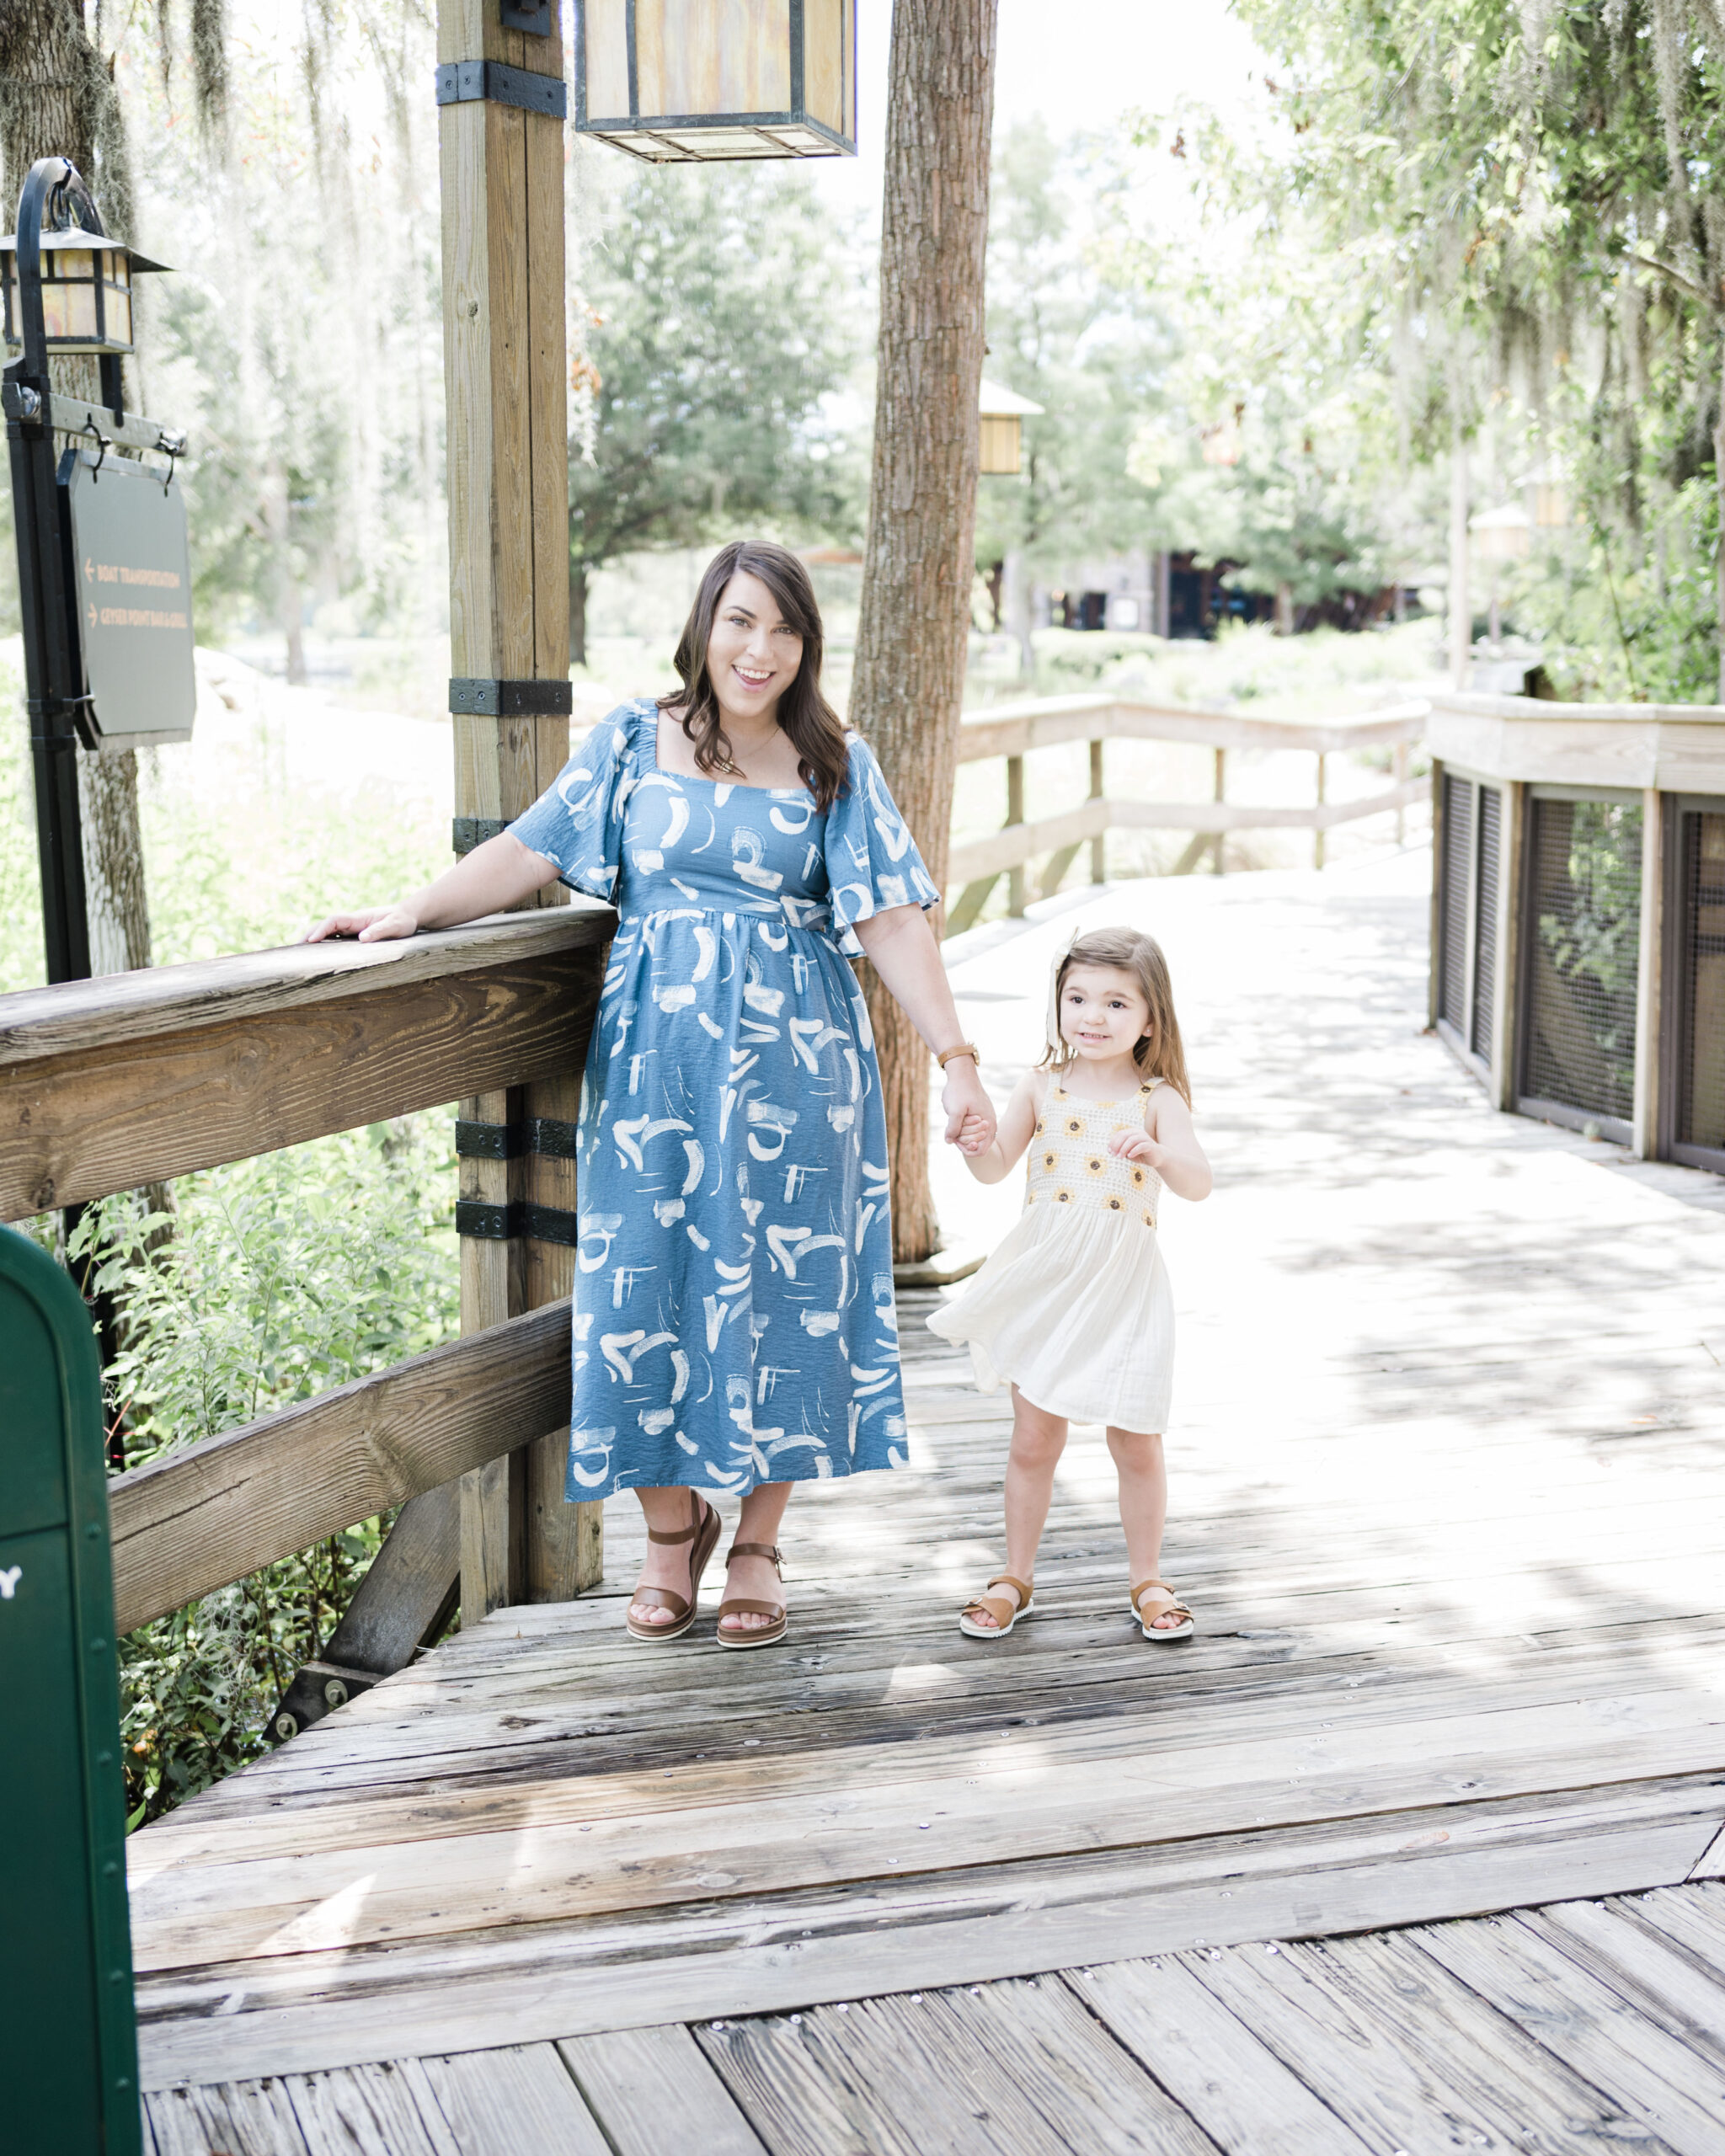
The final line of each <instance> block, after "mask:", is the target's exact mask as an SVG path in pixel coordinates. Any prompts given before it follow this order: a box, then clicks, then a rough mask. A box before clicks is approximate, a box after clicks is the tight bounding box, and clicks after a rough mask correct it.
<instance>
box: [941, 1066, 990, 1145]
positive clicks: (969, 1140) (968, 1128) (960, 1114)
mask: <svg viewBox="0 0 1725 2156" xmlns="http://www.w3.org/2000/svg"><path fill="white" fill-rule="evenodd" d="M940 1104H941V1106H942V1107H943V1108H944V1109H945V1110H946V1116H947V1132H946V1137H947V1143H948V1145H956V1146H957V1147H958V1149H959V1151H960V1152H961V1153H965V1154H969V1155H973V1156H974V1155H976V1154H978V1153H985V1152H986V1151H987V1150H988V1149H989V1147H990V1146H991V1145H993V1143H994V1134H995V1113H994V1103H993V1102H992V1101H991V1100H990V1098H989V1097H988V1095H987V1092H986V1091H985V1090H984V1087H983V1083H982V1081H981V1079H980V1077H979V1076H978V1075H977V1074H976V1065H975V1064H974V1063H973V1062H972V1061H971V1060H970V1059H969V1056H968V1055H963V1056H954V1057H953V1059H952V1061H951V1062H950V1063H949V1064H948V1065H947V1082H946V1084H945V1086H943V1088H942V1089H941V1097H940Z"/></svg>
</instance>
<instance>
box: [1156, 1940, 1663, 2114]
mask: <svg viewBox="0 0 1725 2156" xmlns="http://www.w3.org/2000/svg"><path fill="white" fill-rule="evenodd" d="M1183 1960H1184V1961H1185V1963H1186V1965H1187V1967H1189V1968H1190V1970H1191V1971H1192V1972H1193V1974H1194V1976H1196V1977H1198V1979H1199V1982H1200V1983H1202V1984H1203V1985H1204V1988H1206V1989H1207V1990H1209V1991H1211V1992H1214V1993H1215V1995H1216V1997H1217V1998H1218V1999H1220V2000H1221V2001H1222V2003H1223V2004H1224V2005H1226V2007H1228V2008H1229V2009H1230V2010H1231V2012H1232V2013H1233V2015H1235V2017H1236V2020H1239V2021H1240V2022H1241V2023H1242V2025H1244V2026H1245V2027H1247V2028H1248V2029H1250V2030H1251V2031H1252V2034H1253V2035H1254V2036H1256V2037H1257V2038H1258V2040H1259V2041H1260V2042H1262V2043H1263V2044H1265V2045H1267V2046H1268V2047H1269V2049H1270V2050H1272V2051H1274V2052H1275V2054H1276V2056H1277V2057H1279V2059H1280V2060H1281V2061H1282V2063H1283V2064H1284V2066H1286V2067H1287V2068H1289V2070H1290V2072H1291V2073H1295V2074H1296V2075H1297V2076H1298V2077H1299V2079H1300V2080H1301V2081H1303V2082H1304V2083H1305V2084H1306V2086H1307V2087H1308V2088H1309V2089H1311V2091H1312V2093H1313V2094H1314V2095H1316V2096H1317V2097H1319V2098H1320V2099H1321V2100H1322V2101H1323V2102H1325V2103H1327V2105H1329V2106H1330V2108H1331V2109H1332V2111H1334V2112H1335V2113H1336V2115H1337V2116H1338V2117H1339V2118H1343V2119H1346V2120H1347V2121H1348V2124H1349V2125H1350V2126H1351V2127H1353V2128H1354V2131H1355V2132H1358V2133H1359V2134H1360V2135H1362V2136H1363V2137H1364V2138H1365V2141H1366V2143H1367V2144H1368V2145H1369V2146H1370V2147H1371V2148H1420V2147H1422V2146H1424V2145H1427V2144H1428V2143H1429V2136H1430V2135H1431V2133H1432V2132H1433V2129H1434V2126H1437V2127H1438V2130H1439V2131H1440V2132H1448V2133H1450V2135H1452V2136H1453V2135H1455V2134H1456V2133H1458V2132H1460V2133H1461V2134H1463V2135H1466V2134H1467V2133H1470V2132H1471V2133H1482V2134H1484V2135H1486V2136H1487V2137H1492V2138H1493V2141H1494V2142H1495V2141H1497V2140H1501V2143H1502V2144H1503V2146H1505V2147H1507V2148H1514V2149H1515V2150H1516V2151H1517V2152H1518V2156H1596V2152H1597V2151H1598V2149H1599V2146H1600V2144H1601V2143H1602V2142H1603V2143H1610V2142H1612V2141H1616V2140H1619V2139H1624V2138H1633V2139H1634V2141H1635V2144H1636V2146H1637V2148H1648V2149H1649V2152H1650V2156H1651V2151H1652V2149H1653V2148H1658V2147H1660V2146H1662V2144H1659V2143H1648V2142H1645V2141H1644V2140H1643V2139H1642V2135H1643V2133H1644V2132H1645V2129H1644V2128H1643V2127H1642V2126H1641V2125H1640V2123H1639V2122H1638V2121H1635V2120H1632V2119H1631V2118H1630V2117H1629V2116H1627V2114H1626V2112H1625V2111H1623V2110H1622V2109H1621V2106H1620V2105H1616V2104H1614V2103H1612V2102H1611V2101H1610V2100H1609V2099H1608V2098H1605V2097H1603V2096H1601V2095H1600V2094H1599V2090H1598V2089H1594V2088H1592V2087H1590V2086H1589V2084H1588V2083H1587V2082H1586V2081H1584V2080H1583V2079H1582V2078H1581V2076H1580V2075H1578V2074H1577V2073H1573V2072H1572V2071H1571V2070H1570V2068H1567V2067H1566V2066H1565V2065H1564V2064H1563V2063H1562V2061H1561V2060H1560V2059H1557V2058H1554V2057H1552V2056H1551V2053H1550V2052H1547V2051H1546V2050H1545V2049H1544V2048H1543V2047H1542V2046H1541V2045H1539V2044H1537V2043H1535V2042H1534V2041H1532V2039H1531V2038H1530V2037H1529V2036H1527V2035H1526V2034H1525V2032H1524V2031H1522V2030H1520V2029H1519V2028H1518V2027H1516V2025H1514V2023H1513V2022H1511V2021H1507V2020H1504V2018H1503V2015H1500V2014H1499V2013H1498V2012H1497V2010H1496V2009H1495V2008H1493V2007H1490V2006H1487V2004H1485V2002H1484V2001H1483V2000H1482V1999H1477V1998H1476V1997H1475V1996H1474V1994H1473V1993H1471V1991H1469V1990H1468V1988H1467V1987H1466V1985H1465V1984H1463V1983H1459V1982H1458V1981H1457V1980H1456V1979H1455V1977H1452V1976H1451V1975H1450V1972H1448V1971H1447V1970H1446V1969H1441V1968H1439V1967H1437V1965H1436V1964H1435V1963H1434V1961H1432V1960H1431V1958H1430V1957H1429V1956H1428V1955H1424V1954H1422V1953H1421V1952H1420V1951H1418V1948H1417V1947H1413V1946H1409V1945H1407V1944H1406V1942H1405V1941H1404V1940H1402V1939H1401V1938H1400V1937H1398V1936H1397V1935H1396V1934H1394V1933H1390V1934H1377V1935H1372V1934H1367V1935H1364V1936H1360V1937H1355V1938H1350V1939H1342V1940H1332V1941H1331V1942H1329V1943H1328V1944H1327V1945H1300V1944H1298V1943H1295V1944H1290V1945H1283V1946H1281V1947H1280V1948H1279V1950H1278V1951H1276V1952H1274V1953H1269V1952H1267V1951H1265V1949H1264V1947H1263V1945H1252V1946H1234V1947H1227V1948H1220V1947H1211V1948H1209V1949H1207V1950H1201V1951H1196V1952H1194V1953H1191V1954H1188V1955H1186V1956H1183ZM1439 2122H1441V2124H1439Z"/></svg>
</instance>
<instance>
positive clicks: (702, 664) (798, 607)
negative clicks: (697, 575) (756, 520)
mask: <svg viewBox="0 0 1725 2156" xmlns="http://www.w3.org/2000/svg"><path fill="white" fill-rule="evenodd" d="M734 576H758V577H759V578H760V579H761V582H762V583H763V584H765V585H766V588H767V590H769V591H770V592H771V593H772V595H773V597H774V599H775V600H777V602H778V606H779V611H780V612H781V613H782V616H784V620H785V625H786V627H788V628H791V629H793V630H794V631H795V632H796V633H797V634H798V636H799V637H801V638H802V639H803V663H802V664H801V665H800V666H799V667H798V669H797V678H796V680H794V681H793V682H792V684H791V686H790V687H789V688H788V689H787V690H786V691H785V692H784V694H783V696H781V697H780V698H779V704H778V713H777V716H778V723H779V728H780V730H781V731H782V733H783V734H786V735H787V736H788V738H789V739H790V742H791V744H792V745H793V748H794V749H795V750H796V751H797V769H798V772H799V773H800V775H801V776H802V780H803V783H804V785H805V786H806V787H808V789H809V792H811V793H812V794H813V795H814V804H815V806H816V808H818V809H830V808H831V806H832V804H833V803H834V802H835V801H836V800H837V799H838V798H839V795H840V793H841V792H842V791H843V788H844V784H845V776H846V771H848V769H849V767H850V753H849V750H848V749H847V747H846V742H845V728H844V722H843V720H842V719H841V718H840V717H839V715H838V713H837V712H836V711H835V710H834V709H833V707H832V706H831V705H830V703H829V702H827V701H826V698H825V696H824V695H822V693H821V688H820V662H821V659H822V656H823V654H824V652H825V645H826V632H825V630H824V629H823V628H822V627H821V625H820V603H819V601H818V600H816V598H815V596H814V585H813V584H811V583H810V582H809V572H808V570H807V569H806V568H804V566H803V564H802V563H801V562H799V561H798V559H797V558H796V556H795V555H794V554H793V553H792V552H790V550H789V548H788V547H777V546H775V545H774V544H773V542H772V541H771V540H770V539H733V540H732V541H731V542H729V545H728V546H724V547H720V548H719V550H718V552H717V553H716V554H715V555H714V556H713V559H712V560H711V561H710V562H709V563H708V564H707V574H705V575H704V576H703V577H702V579H701V589H700V590H698V591H697V593H696V595H695V604H694V605H693V606H692V607H691V608H690V610H689V618H688V620H687V621H686V622H685V623H684V624H683V633H682V636H681V638H680V639H679V640H678V643H677V648H676V655H675V657H674V658H673V659H672V662H671V663H672V664H673V665H674V666H675V667H676V670H677V672H678V674H679V675H681V679H682V684H683V686H682V687H681V689H680V690H676V691H673V692H672V693H671V694H670V696H661V697H660V699H659V708H660V710H661V711H671V712H676V713H677V714H678V716H679V718H680V719H681V723H682V728H683V732H684V733H685V734H686V735H687V737H688V739H690V741H692V743H693V744H694V749H695V768H696V770H697V771H705V772H708V773H709V774H710V773H712V772H714V771H724V768H725V767H726V766H727V765H728V764H729V762H730V760H731V744H730V742H729V739H727V738H726V734H725V730H724V726H723V724H722V723H721V722H720V719H719V712H718V696H717V694H716V693H715V692H714V690H713V682H712V680H711V678H710V677H709V675H708V671H707V647H708V643H709V642H710V641H711V639H712V636H713V616H714V615H715V614H717V613H718V608H719V602H720V601H721V600H723V599H724V594H725V587H726V585H727V584H729V582H730V580H731V579H732V578H733V577H734Z"/></svg>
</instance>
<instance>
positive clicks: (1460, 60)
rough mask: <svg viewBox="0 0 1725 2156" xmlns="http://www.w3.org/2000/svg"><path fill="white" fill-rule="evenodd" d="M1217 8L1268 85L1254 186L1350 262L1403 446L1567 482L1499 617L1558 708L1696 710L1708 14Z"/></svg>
mask: <svg viewBox="0 0 1725 2156" xmlns="http://www.w3.org/2000/svg"><path fill="white" fill-rule="evenodd" d="M1240 12H1241V13H1242V16H1243V17H1244V19H1246V21H1247V24H1248V25H1249V26H1250V27H1251V28H1252V30H1253V32H1254V33H1255V35H1257V36H1258V38H1259V40H1261V42H1263V44H1264V45H1265V46H1266V47H1267V49H1268V50H1269V51H1270V52H1271V53H1272V54H1273V56H1274V65H1275V67H1276V72H1277V73H1278V75H1279V76H1280V77H1281V78H1282V84H1281V89H1280V92H1279V95H1280V99H1281V104H1282V109H1283V110H1284V114H1285V115H1286V117H1287V119H1288V120H1289V121H1290V128H1289V130H1288V132H1287V135H1286V137H1285V139H1284V145H1283V151H1282V170H1283V173H1284V180H1283V184H1282V187H1281V189H1280V192H1281V194H1282V195H1283V196H1284V199H1286V200H1291V201H1294V202H1297V203H1298V204H1300V205H1301V206H1302V207H1303V208H1304V209H1305V210H1306V211H1307V212H1308V214H1310V215H1311V216H1313V217H1314V218H1316V220H1317V221H1319V223H1320V224H1321V225H1322V227H1324V228H1325V229H1326V230H1327V232H1329V234H1330V235H1331V237H1332V239H1333V241H1334V242H1335V243H1336V244H1337V245H1338V246H1339V247H1342V248H1346V249H1348V251H1349V252H1350V253H1351V255H1352V258H1353V259H1354V262H1355V263H1356V264H1357V270H1358V279H1359V291H1360V296H1361V301H1362V303H1363V304H1364V305H1365V307H1366V309H1367V311H1368V312H1369V313H1370V314H1371V315H1372V316H1373V317H1374V318H1375V319H1376V320H1377V321H1378V322H1379V323H1381V325H1383V328H1384V332H1385V334H1386V335H1387V336H1388V337H1389V338H1391V340H1392V341H1393V343H1394V346H1395V350H1396V352H1397V371H1396V379H1397V392H1398V394H1397V404H1398V409H1399V411H1400V414H1401V418H1402V424H1403V427H1404V429H1405V430H1407V435H1408V439H1409V440H1410V442H1411V443H1412V444H1413V446H1414V447H1415V448H1416V449H1417V450H1418V451H1423V452H1425V453H1427V454H1433V453H1435V452H1436V451H1439V450H1440V449H1441V448H1442V447H1443V446H1445V438H1446V436H1447V435H1449V433H1450V430H1451V429H1452V428H1456V429H1460V430H1461V431H1463V432H1464V433H1466V434H1471V433H1473V432H1474V431H1475V430H1476V429H1482V430H1484V431H1485V433H1486V435H1487V440H1488V442H1490V443H1491V445H1492V446H1493V448H1494V451H1495V457H1494V461H1495V462H1496V463H1497V465H1498V470H1499V472H1500V474H1501V476H1502V478H1503V481H1504V482H1506V483H1508V484H1509V486H1511V487H1514V486H1515V485H1518V484H1519V483H1521V482H1523V481H1524V480H1527V479H1530V478H1532V477H1534V476H1535V473H1536V472H1541V470H1542V471H1543V473H1544V476H1546V478H1552V477H1554V476H1555V474H1556V472H1557V471H1558V470H1561V471H1562V472H1563V473H1564V474H1565V476H1566V477H1567V483H1568V486H1569V489H1570V492H1571V494H1572V497H1573V500H1574V503H1575V505H1576V507H1577V510H1578V517H1577V524H1576V532H1575V536H1574V537H1573V540H1572V542H1571V543H1570V544H1569V545H1568V546H1567V547H1562V548H1560V549H1558V550H1557V552H1556V553H1555V555H1554V556H1553V557H1552V558H1550V559H1547V560H1545V561H1542V562H1541V563H1537V564H1535V568H1534V569H1533V570H1532V571H1530V573H1528V574H1524V575H1523V576H1522V577H1521V578H1520V579H1519V584H1518V590H1517V593H1516V616H1517V619H1518V620H1519V622H1520V623H1521V624H1522V626H1523V627H1527V628H1530V629H1532V630H1534V631H1535V632H1539V633H1541V634H1542V635H1543V636H1544V637H1545V638H1546V639H1548V641H1549V643H1550V644H1551V650H1552V658H1553V661H1554V665H1555V670H1559V671H1562V672H1563V673H1565V674H1567V675H1568V676H1569V678H1570V679H1571V680H1572V681H1573V683H1574V684H1576V685H1577V686H1580V687H1582V688H1583V690H1584V691H1589V692H1591V693H1600V692H1602V691H1603V692H1605V693H1616V694H1620V695H1621V694H1624V693H1628V694H1632V695H1634V694H1639V695H1642V696H1658V697H1665V698H1671V699H1674V700H1678V699H1682V698H1685V697H1690V696H1696V695H1697V694H1700V695H1701V696H1705V697H1706V698H1708V699H1709V700H1711V699H1712V697H1713V696H1715V695H1717V688H1718V681H1719V667H1720V631H1719V623H1718V615H1717V599H1714V600H1712V601H1711V602H1704V600H1703V594H1704V592H1705V591H1706V588H1707V587H1708V586H1709V585H1710V584H1711V583H1712V563H1713V550H1714V549H1715V548H1716V547H1717V538H1718V521H1717V510H1715V511H1713V512H1712V513H1711V514H1708V513H1706V512H1705V511H1704V510H1703V506H1702V503H1701V495H1700V492H1699V490H1698V488H1697V483H1698V482H1699V483H1706V484H1708V485H1712V484H1714V483H1717V479H1718V477H1719V475H1718V473H1717V471H1716V469H1715V466H1716V463H1717V458H1716V455H1715V451H1714V446H1713V434H1714V430H1715V428H1716V426H1717V424H1718V416H1719V403H1720V390H1719V382H1720V351H1721V340H1722V336H1725V16H1722V14H1721V13H1720V11H1719V9H1718V8H1717V6H1715V5H1712V4H1711V0H1610V4H1608V5H1605V6H1603V7H1601V6H1599V5H1598V4H1597V0H1538V4H1533V0H1340V3H1339V4H1338V5H1335V6H1332V7H1329V8H1311V7H1308V6H1306V5H1305V4H1304V3H1303V0H1240ZM1608 570H1609V574H1608V575H1607V574H1604V573H1605V572H1606V571H1608ZM1590 583H1591V584H1594V586H1595V587H1597V586H1598V585H1599V584H1601V583H1603V584H1604V587H1605V588H1604V590H1598V589H1594V590H1591V591H1590V590H1588V589H1586V586H1587V585H1588V584H1590ZM1704 603H1705V604H1706V611H1707V612H1708V613H1710V614H1711V615H1712V632H1711V633H1712V643H1713V652H1712V665H1711V667H1707V666H1705V665H1703V664H1702V663H1701V659H1702V649H1701V646H1702V642H1703V639H1704V638H1705V636H1706V631H1705V630H1704V629H1703V627H1702V619H1703V616H1702V607H1703V604H1704ZM1662 614H1664V615H1665V616H1667V618H1664V619H1662V618H1661V616H1662Z"/></svg>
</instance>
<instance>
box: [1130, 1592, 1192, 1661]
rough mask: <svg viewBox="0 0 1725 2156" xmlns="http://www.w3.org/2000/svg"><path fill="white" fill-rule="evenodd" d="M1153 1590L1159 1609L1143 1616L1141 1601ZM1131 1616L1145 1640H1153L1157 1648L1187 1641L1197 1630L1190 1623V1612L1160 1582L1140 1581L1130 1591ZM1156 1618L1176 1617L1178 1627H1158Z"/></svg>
mask: <svg viewBox="0 0 1725 2156" xmlns="http://www.w3.org/2000/svg"><path fill="white" fill-rule="evenodd" d="M1151 1588H1155V1589H1156V1596H1157V1598H1158V1599H1159V1601H1160V1602H1161V1604H1162V1607H1161V1608H1160V1609H1152V1610H1151V1613H1150V1614H1149V1616H1148V1617H1146V1615H1145V1614H1144V1609H1143V1599H1144V1597H1145V1596H1146V1594H1148V1593H1150V1591H1151ZM1131 1599H1132V1614H1133V1615H1134V1616H1135V1618H1136V1619H1137V1620H1138V1629H1139V1630H1140V1632H1142V1633H1143V1635H1144V1636H1145V1638H1146V1639H1147V1640H1154V1641H1156V1645H1157V1646H1164V1645H1166V1643H1167V1641H1169V1640H1189V1639H1190V1638H1191V1636H1192V1635H1193V1634H1194V1632H1195V1631H1196V1630H1198V1627H1197V1625H1194V1623H1193V1621H1192V1612H1191V1611H1190V1610H1189V1609H1188V1608H1187V1607H1186V1605H1185V1604H1184V1603H1183V1602H1181V1601H1179V1600H1178V1599H1177V1598H1176V1597H1175V1593H1174V1590H1173V1589H1172V1588H1171V1587H1169V1586H1168V1585H1167V1582H1164V1581H1162V1580H1140V1582H1138V1584H1137V1586H1136V1587H1135V1588H1133V1589H1132V1590H1131ZM1158 1617H1178V1619H1179V1620H1180V1621H1179V1623H1178V1625H1160V1626H1159V1625H1157V1623H1156V1619H1157V1618H1158Z"/></svg>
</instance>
